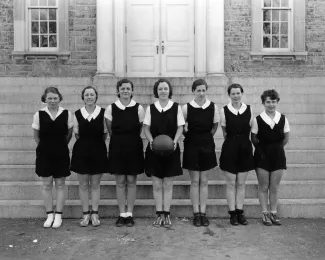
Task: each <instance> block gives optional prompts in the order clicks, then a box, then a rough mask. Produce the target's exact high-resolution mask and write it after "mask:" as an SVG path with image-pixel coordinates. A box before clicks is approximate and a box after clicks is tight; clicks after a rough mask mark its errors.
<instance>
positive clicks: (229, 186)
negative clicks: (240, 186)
mask: <svg viewBox="0 0 325 260" xmlns="http://www.w3.org/2000/svg"><path fill="white" fill-rule="evenodd" d="M226 185H227V188H228V189H235V187H236V182H230V181H227V183H226Z"/></svg>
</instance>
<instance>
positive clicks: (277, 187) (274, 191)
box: [269, 184, 279, 193]
mask: <svg viewBox="0 0 325 260" xmlns="http://www.w3.org/2000/svg"><path fill="white" fill-rule="evenodd" d="M278 189H279V185H277V184H271V185H270V187H269V190H270V192H272V193H276V192H278Z"/></svg>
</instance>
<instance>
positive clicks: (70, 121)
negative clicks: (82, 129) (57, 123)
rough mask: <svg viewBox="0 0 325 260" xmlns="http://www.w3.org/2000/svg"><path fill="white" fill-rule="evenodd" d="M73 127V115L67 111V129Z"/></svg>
mask: <svg viewBox="0 0 325 260" xmlns="http://www.w3.org/2000/svg"><path fill="white" fill-rule="evenodd" d="M70 128H73V116H72V114H71V112H70V111H68V129H70Z"/></svg>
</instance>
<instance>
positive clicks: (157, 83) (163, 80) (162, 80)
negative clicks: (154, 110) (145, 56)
mask: <svg viewBox="0 0 325 260" xmlns="http://www.w3.org/2000/svg"><path fill="white" fill-rule="evenodd" d="M160 83H166V84H167V85H168V87H169V94H168V98H169V99H171V98H172V96H173V88H172V84H171V83H170V82H169V81H168V80H167V79H159V80H157V81H156V83H155V85H154V86H153V94H154V96H155V98H159V97H158V86H159V84H160Z"/></svg>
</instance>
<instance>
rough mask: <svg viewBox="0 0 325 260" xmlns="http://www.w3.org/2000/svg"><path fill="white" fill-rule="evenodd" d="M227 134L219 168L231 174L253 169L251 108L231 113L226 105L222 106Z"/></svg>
mask: <svg viewBox="0 0 325 260" xmlns="http://www.w3.org/2000/svg"><path fill="white" fill-rule="evenodd" d="M223 109H224V112H225V119H226V132H227V136H226V139H225V141H224V142H223V145H222V149H221V155H220V169H221V170H223V171H227V172H230V173H233V174H237V173H238V172H247V171H251V170H253V169H254V157H253V147H252V143H251V141H250V139H249V135H250V130H251V127H250V124H249V123H250V119H251V116H252V115H251V109H250V106H249V105H247V108H246V110H245V112H244V113H242V114H239V113H238V114H237V115H235V114H233V113H232V112H231V111H230V110H229V109H228V107H227V106H225V107H224V108H223Z"/></svg>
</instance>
